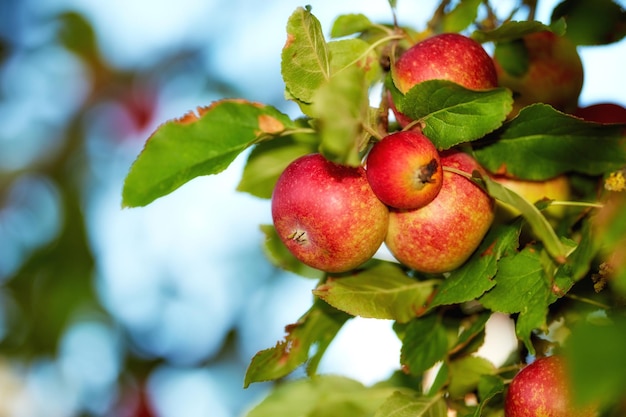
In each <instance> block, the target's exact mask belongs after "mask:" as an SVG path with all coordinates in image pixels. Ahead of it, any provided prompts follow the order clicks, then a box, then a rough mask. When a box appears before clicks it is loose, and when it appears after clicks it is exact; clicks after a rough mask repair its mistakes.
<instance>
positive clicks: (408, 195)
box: [366, 131, 443, 209]
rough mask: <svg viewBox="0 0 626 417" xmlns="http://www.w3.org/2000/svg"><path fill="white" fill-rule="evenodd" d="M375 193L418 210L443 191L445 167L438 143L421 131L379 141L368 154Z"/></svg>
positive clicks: (398, 205) (391, 203) (388, 201)
mask: <svg viewBox="0 0 626 417" xmlns="http://www.w3.org/2000/svg"><path fill="white" fill-rule="evenodd" d="M366 168H367V169H366V172H367V180H368V181H369V183H370V186H371V187H372V190H373V191H374V194H376V196H378V198H379V199H380V200H381V201H382V202H383V203H385V204H387V205H388V206H391V207H395V208H402V209H415V208H419V207H422V206H425V205H426V204H428V203H430V202H431V201H432V200H433V199H434V198H435V196H436V195H437V194H438V193H439V190H440V189H441V185H442V182H443V170H442V168H441V160H440V158H439V152H438V151H437V149H436V148H435V145H433V143H432V142H431V141H430V139H428V138H427V137H426V136H424V135H423V134H422V133H421V132H418V131H405V132H395V133H392V134H390V135H388V136H385V137H384V138H383V139H382V140H380V141H379V142H376V143H375V144H374V146H372V149H371V150H370V152H369V154H368V156H367V166H366Z"/></svg>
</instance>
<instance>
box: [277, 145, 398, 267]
mask: <svg viewBox="0 0 626 417" xmlns="http://www.w3.org/2000/svg"><path fill="white" fill-rule="evenodd" d="M388 217H389V210H388V208H387V206H385V205H384V204H383V203H382V202H381V201H380V200H379V199H378V197H376V195H375V194H374V192H373V191H372V189H371V188H370V185H369V183H368V182H367V177H366V174H365V170H364V169H363V167H348V166H344V165H338V164H335V163H333V162H330V161H328V160H327V159H325V158H324V157H323V156H322V155H320V154H310V155H305V156H302V157H300V158H298V159H296V160H295V161H293V162H292V163H291V164H289V165H288V166H287V168H285V170H284V171H283V172H282V174H281V175H280V177H279V178H278V181H277V183H276V186H275V188H274V191H273V194H272V218H273V221H274V227H275V228H276V232H277V233H278V236H280V239H281V240H282V241H283V243H284V244H285V245H286V246H287V248H288V249H289V251H290V252H291V253H292V254H293V255H294V256H295V257H296V258H298V259H299V260H300V261H301V262H303V263H305V264H306V265H309V266H311V267H313V268H317V269H320V270H322V271H326V272H344V271H348V270H350V269H353V268H356V267H357V266H359V265H361V264H362V263H363V262H365V261H367V260H368V259H370V258H371V257H372V255H374V253H375V252H376V251H377V250H378V248H379V247H380V245H381V244H382V242H383V240H384V238H385V233H386V231H387V224H388Z"/></svg>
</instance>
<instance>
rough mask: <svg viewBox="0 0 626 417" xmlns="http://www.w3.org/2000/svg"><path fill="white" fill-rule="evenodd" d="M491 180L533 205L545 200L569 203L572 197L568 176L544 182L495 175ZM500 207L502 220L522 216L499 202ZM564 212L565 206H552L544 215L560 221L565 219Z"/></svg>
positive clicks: (559, 176) (509, 206)
mask: <svg viewBox="0 0 626 417" xmlns="http://www.w3.org/2000/svg"><path fill="white" fill-rule="evenodd" d="M491 178H492V179H493V180H494V181H496V182H498V183H500V184H501V185H503V186H505V187H506V188H509V189H511V190H513V191H515V192H516V193H517V194H519V195H521V196H522V197H524V198H525V199H526V200H528V201H529V202H531V203H536V202H537V201H539V200H543V199H548V200H558V201H567V200H568V199H569V198H570V196H571V187H570V182H569V178H568V177H567V176H566V175H558V176H556V177H553V178H550V179H547V180H544V181H531V180H522V179H517V178H511V177H507V176H504V175H493V176H492V177H491ZM498 207H499V209H500V210H499V213H500V214H501V216H502V220H510V219H511V218H513V217H516V216H519V214H520V212H519V210H517V209H516V208H514V207H513V206H511V205H508V204H506V203H502V202H498ZM564 210H565V206H550V207H548V208H547V209H546V210H545V211H544V214H545V215H546V216H547V217H548V218H553V219H560V218H562V217H563V214H564Z"/></svg>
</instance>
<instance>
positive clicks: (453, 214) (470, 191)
mask: <svg viewBox="0 0 626 417" xmlns="http://www.w3.org/2000/svg"><path fill="white" fill-rule="evenodd" d="M441 164H442V166H443V168H444V172H443V186H442V187H441V190H440V191H439V194H437V196H436V197H435V199H434V200H433V201H431V202H430V203H429V204H428V205H426V206H424V207H422V208H419V209H416V210H394V209H392V210H390V214H389V230H388V231H387V238H386V239H385V243H386V245H387V248H388V249H389V251H390V252H391V254H392V255H393V256H394V257H395V258H396V259H397V260H398V261H400V262H401V263H403V264H404V265H406V266H409V267H411V268H413V269H415V270H417V271H421V272H426V273H442V272H448V271H451V270H453V269H456V268H458V267H459V266H461V265H462V264H463V263H464V262H465V261H466V260H467V259H468V258H469V257H470V255H471V254H472V253H473V252H474V251H475V250H476V248H477V247H478V245H479V244H480V242H481V241H482V239H483V237H484V236H485V234H486V233H487V231H488V230H489V228H490V227H491V224H492V222H493V219H494V206H495V204H494V201H493V199H492V198H491V197H490V196H489V195H488V194H487V193H485V192H484V191H483V189H482V188H480V187H479V186H478V185H477V184H476V183H474V182H473V181H472V180H471V179H469V178H467V177H465V176H464V175H462V174H460V173H455V172H450V171H448V170H446V167H449V168H453V169H456V170H458V171H463V172H465V173H468V174H471V173H472V172H474V171H475V170H478V171H479V172H482V173H484V171H483V169H482V167H481V166H480V165H479V164H478V162H477V161H476V160H475V159H474V158H473V157H471V156H470V155H468V154H465V153H462V152H458V151H454V152H447V153H442V155H441Z"/></svg>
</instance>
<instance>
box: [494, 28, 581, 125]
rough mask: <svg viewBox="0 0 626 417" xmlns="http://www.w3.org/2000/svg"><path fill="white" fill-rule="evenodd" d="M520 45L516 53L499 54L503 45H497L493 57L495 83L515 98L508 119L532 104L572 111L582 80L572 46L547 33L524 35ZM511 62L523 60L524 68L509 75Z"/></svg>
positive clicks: (579, 66) (565, 40)
mask: <svg viewBox="0 0 626 417" xmlns="http://www.w3.org/2000/svg"><path fill="white" fill-rule="evenodd" d="M521 42H522V43H523V45H521V44H520V45H521V46H522V48H521V49H520V50H518V53H515V52H512V53H509V54H504V53H499V51H501V50H502V48H504V47H505V46H502V45H497V46H496V52H495V55H494V63H495V67H496V71H497V73H498V84H499V85H500V86H501V87H507V88H510V89H511V90H512V91H513V96H514V98H515V101H514V103H513V110H512V112H511V116H515V115H517V113H518V112H519V111H520V110H521V109H522V108H523V107H526V106H528V105H531V104H533V103H545V104H549V105H551V106H552V107H554V108H555V109H557V110H561V111H564V112H567V113H571V112H573V111H574V110H576V108H577V106H578V97H579V96H580V92H581V90H582V86H583V78H584V73H583V65H582V61H581V59H580V56H579V55H578V51H577V49H576V45H574V44H573V43H572V42H571V41H570V40H569V39H568V38H565V37H562V36H558V35H556V34H554V33H553V32H550V31H542V32H534V33H531V34H528V35H526V36H524V37H523V38H522V40H521ZM509 45H511V44H509ZM509 52H511V51H509ZM521 55H523V56H521ZM511 60H521V61H525V62H527V67H526V68H524V71H521V70H520V72H519V73H516V72H515V71H513V72H512V71H511V70H510V68H511V67H512V66H514V64H513V65H512V63H511V62H510V61H511ZM506 68H509V70H508V71H507V69H506Z"/></svg>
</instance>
